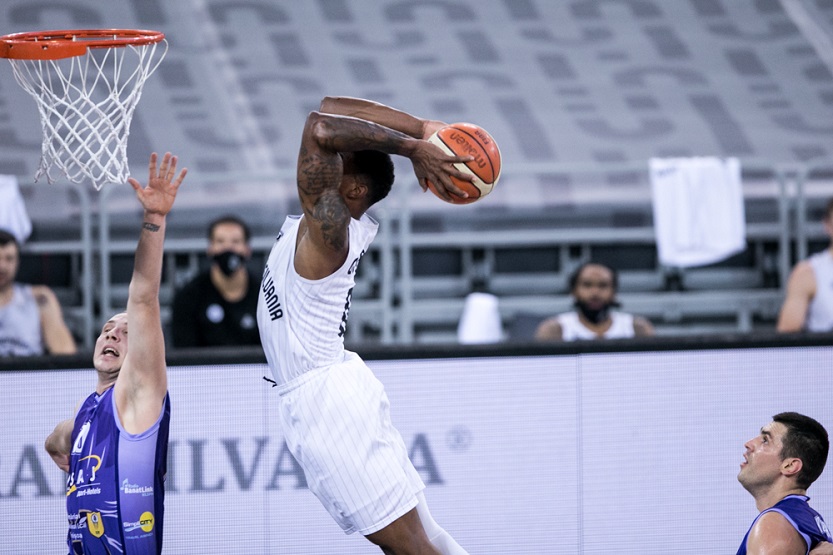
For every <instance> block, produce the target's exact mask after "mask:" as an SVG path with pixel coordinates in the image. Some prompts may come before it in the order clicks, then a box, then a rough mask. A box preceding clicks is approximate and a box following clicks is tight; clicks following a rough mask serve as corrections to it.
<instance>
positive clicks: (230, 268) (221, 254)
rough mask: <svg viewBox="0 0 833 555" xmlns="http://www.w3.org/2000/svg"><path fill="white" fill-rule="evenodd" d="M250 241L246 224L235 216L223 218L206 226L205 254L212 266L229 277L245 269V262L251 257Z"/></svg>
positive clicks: (249, 232) (249, 233)
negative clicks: (206, 245) (206, 243)
mask: <svg viewBox="0 0 833 555" xmlns="http://www.w3.org/2000/svg"><path fill="white" fill-rule="evenodd" d="M250 239H251V231H250V230H249V226H248V225H246V222H244V221H243V220H241V219H240V218H238V217H237V216H231V215H229V216H223V217H221V218H217V219H216V220H214V221H213V222H211V224H210V225H209V226H208V248H207V249H206V253H207V254H208V257H209V259H211V262H212V264H213V265H215V266H216V267H217V268H219V269H220V271H221V272H222V273H223V274H225V275H226V276H231V275H232V274H234V273H235V272H236V271H238V270H241V269H243V268H245V265H246V264H245V262H246V260H248V259H249V258H250V257H251V256H252V248H251V246H250V245H249V240H250Z"/></svg>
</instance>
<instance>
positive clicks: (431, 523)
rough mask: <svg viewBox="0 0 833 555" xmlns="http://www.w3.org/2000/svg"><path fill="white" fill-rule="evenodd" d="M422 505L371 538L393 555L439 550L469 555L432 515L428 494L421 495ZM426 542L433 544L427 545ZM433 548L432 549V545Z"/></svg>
mask: <svg viewBox="0 0 833 555" xmlns="http://www.w3.org/2000/svg"><path fill="white" fill-rule="evenodd" d="M417 500H418V501H419V504H418V505H417V506H416V508H415V509H412V510H411V511H409V512H408V513H406V514H405V515H403V516H402V517H401V518H398V519H397V520H395V521H393V522H392V523H391V524H390V525H388V526H386V527H385V528H382V529H381V530H379V531H378V532H375V533H373V534H370V535H368V536H366V537H367V539H369V540H370V541H372V542H373V543H375V544H376V545H378V546H379V547H381V548H382V551H383V552H385V553H387V554H389V555H393V554H395V555H401V554H404V553H432V554H433V553H438V554H441V555H468V551H466V550H465V549H463V548H462V547H460V544H458V543H457V542H456V541H454V538H452V537H451V535H450V534H449V533H448V532H446V531H445V530H444V529H443V528H442V527H441V526H440V525H439V524H437V522H436V521H435V520H434V517H432V516H431V512H430V511H429V510H428V503H427V502H426V501H425V494H424V493H423V492H419V493H418V494H417ZM426 541H427V542H428V543H429V544H430V546H426ZM429 547H430V548H429Z"/></svg>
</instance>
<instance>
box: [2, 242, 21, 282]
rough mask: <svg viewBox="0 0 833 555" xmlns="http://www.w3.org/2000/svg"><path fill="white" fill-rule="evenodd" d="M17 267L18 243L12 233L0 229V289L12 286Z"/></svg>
mask: <svg viewBox="0 0 833 555" xmlns="http://www.w3.org/2000/svg"><path fill="white" fill-rule="evenodd" d="M19 267H20V244H19V243H18V242H17V238H16V237H15V236H14V235H12V234H11V233H9V232H8V231H6V230H3V229H0V290H4V289H7V288H9V287H11V286H12V284H13V283H14V278H15V277H16V276H17V270H18V268H19Z"/></svg>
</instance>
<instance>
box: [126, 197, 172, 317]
mask: <svg viewBox="0 0 833 555" xmlns="http://www.w3.org/2000/svg"><path fill="white" fill-rule="evenodd" d="M164 248H165V216H163V215H161V214H155V213H151V212H147V211H145V215H144V219H143V221H142V231H141V234H140V236H139V243H138V245H137V246H136V255H135V258H134V263H133V277H132V278H131V280H130V290H129V296H128V303H152V304H158V303H159V287H160V282H161V279H162V257H163V253H164Z"/></svg>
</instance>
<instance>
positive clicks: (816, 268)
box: [804, 249, 833, 331]
mask: <svg viewBox="0 0 833 555" xmlns="http://www.w3.org/2000/svg"><path fill="white" fill-rule="evenodd" d="M810 266H812V267H813V274H815V276H816V294H815V295H814V296H813V300H812V301H810V307H809V309H808V311H807V323H806V325H805V326H804V327H805V329H806V330H807V331H831V330H833V255H831V253H830V249H825V250H824V251H823V252H820V253H816V254H814V255H813V256H811V257H810Z"/></svg>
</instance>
